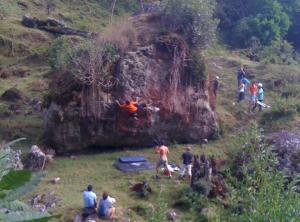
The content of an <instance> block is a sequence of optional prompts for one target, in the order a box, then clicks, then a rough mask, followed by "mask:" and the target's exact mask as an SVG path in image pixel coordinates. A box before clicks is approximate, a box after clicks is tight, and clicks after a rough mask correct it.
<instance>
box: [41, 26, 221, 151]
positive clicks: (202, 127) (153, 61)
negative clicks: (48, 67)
mask: <svg viewBox="0 0 300 222" xmlns="http://www.w3.org/2000/svg"><path fill="white" fill-rule="evenodd" d="M139 35H140V36H139V39H143V41H140V42H139V46H138V47H136V48H135V49H134V50H131V51H130V52H127V53H125V55H124V56H122V57H121V59H120V61H119V62H118V64H116V68H115V69H114V76H115V77H116V78H117V79H118V84H117V85H116V86H115V87H114V88H113V89H111V90H107V91H105V90H103V89H100V88H99V87H96V86H80V87H78V86H74V87H73V88H72V87H69V89H70V90H69V92H68V93H66V92H65V91H64V92H63V91H62V92H61V96H59V97H57V98H56V99H52V101H51V103H50V106H49V108H48V112H47V114H46V117H45V137H46V139H47V142H48V143H50V145H51V146H52V147H56V148H57V151H58V152H65V151H68V150H79V149H83V148H86V147H88V146H99V147H104V146H105V147H118V146H151V145H153V142H154V141H157V140H164V141H166V142H171V143H172V142H178V143H188V142H189V143H194V142H199V141H200V140H201V139H204V138H210V137H211V136H212V135H214V134H215V133H216V132H217V130H218V126H217V121H216V119H217V117H216V114H215V113H214V111H212V109H211V104H210V96H211V95H212V94H211V93H210V92H209V90H208V89H209V87H208V83H209V81H199V82H198V83H196V84H188V83H187V79H186V78H185V75H187V74H186V72H185V69H183V68H180V69H177V70H179V71H176V70H174V63H175V62H176V61H175V60H176V59H177V58H176V53H177V52H176V51H175V50H173V51H172V50H170V49H167V48H168V44H169V42H168V41H167V40H166V39H165V38H164V36H162V37H157V36H155V35H153V36H150V37H148V39H147V40H145V37H144V36H142V35H144V34H143V32H142V33H140V34H139ZM142 37H143V38H142ZM172 38H173V40H174V41H173V42H175V45H177V46H178V47H175V48H180V45H181V44H182V43H181V42H180V41H181V39H180V37H179V36H177V37H176V35H174V36H173V37H172ZM172 38H171V39H172ZM173 49H174V48H173ZM65 76H71V75H65ZM69 78H70V77H63V79H60V80H57V81H56V82H55V81H54V84H53V86H54V87H53V88H54V90H56V89H57V90H58V91H60V88H62V87H63V86H64V85H68V84H69V83H70V84H71V82H72V81H71V80H70V79H69ZM70 84H69V85H70ZM132 98H138V100H139V101H140V102H142V103H146V104H151V105H149V106H148V108H146V109H143V110H142V111H141V112H140V113H139V114H138V120H135V119H134V118H133V117H131V116H130V115H128V114H127V113H126V112H123V111H121V110H120V108H119V107H118V106H117V105H116V103H115V100H116V99H118V100H120V101H123V100H125V99H129V100H130V99H132Z"/></svg>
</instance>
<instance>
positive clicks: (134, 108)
mask: <svg viewBox="0 0 300 222" xmlns="http://www.w3.org/2000/svg"><path fill="white" fill-rule="evenodd" d="M116 103H117V104H118V106H119V107H120V108H121V109H123V110H125V111H127V112H128V113H129V114H130V115H131V116H132V117H133V118H134V119H135V120H138V118H137V112H138V103H137V101H129V100H126V101H125V103H123V104H120V102H119V101H118V100H116Z"/></svg>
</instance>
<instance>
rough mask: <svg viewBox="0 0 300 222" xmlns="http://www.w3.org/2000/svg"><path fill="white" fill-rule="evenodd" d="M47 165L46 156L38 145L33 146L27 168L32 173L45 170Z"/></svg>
mask: <svg viewBox="0 0 300 222" xmlns="http://www.w3.org/2000/svg"><path fill="white" fill-rule="evenodd" d="M45 163H46V154H45V153H44V152H43V151H42V150H41V149H40V148H39V147H38V146H36V145H33V146H32V147H31V149H30V152H29V154H28V157H27V164H26V167H27V168H29V169H30V170H32V171H40V170H43V169H44V167H45Z"/></svg>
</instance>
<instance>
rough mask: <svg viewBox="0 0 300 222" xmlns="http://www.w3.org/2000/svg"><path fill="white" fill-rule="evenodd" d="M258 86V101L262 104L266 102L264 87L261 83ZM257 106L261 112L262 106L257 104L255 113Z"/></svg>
mask: <svg viewBox="0 0 300 222" xmlns="http://www.w3.org/2000/svg"><path fill="white" fill-rule="evenodd" d="M257 86H258V92H257V101H259V102H260V103H263V102H264V89H263V85H262V83H259V84H258V85H257ZM257 106H258V110H259V111H261V110H262V105H260V104H258V103H257V102H256V103H255V106H254V107H253V111H254V110H255V109H256V107H257Z"/></svg>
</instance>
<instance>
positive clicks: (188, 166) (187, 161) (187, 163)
mask: <svg viewBox="0 0 300 222" xmlns="http://www.w3.org/2000/svg"><path fill="white" fill-rule="evenodd" d="M182 159H183V169H182V172H181V175H180V176H181V177H184V176H185V174H186V173H187V175H188V179H189V183H190V184H191V180H192V162H193V154H192V152H191V147H189V146H188V147H187V148H186V151H185V152H184V153H183V154H182Z"/></svg>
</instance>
